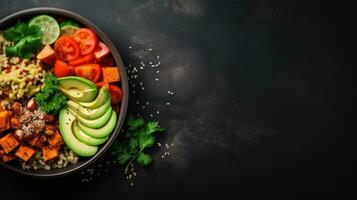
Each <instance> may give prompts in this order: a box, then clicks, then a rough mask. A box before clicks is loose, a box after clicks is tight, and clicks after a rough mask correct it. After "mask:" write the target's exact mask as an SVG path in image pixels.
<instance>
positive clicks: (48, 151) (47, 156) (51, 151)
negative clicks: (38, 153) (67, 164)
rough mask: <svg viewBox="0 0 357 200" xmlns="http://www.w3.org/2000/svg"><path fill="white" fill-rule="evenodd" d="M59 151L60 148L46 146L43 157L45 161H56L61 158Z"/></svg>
mask: <svg viewBox="0 0 357 200" xmlns="http://www.w3.org/2000/svg"><path fill="white" fill-rule="evenodd" d="M59 149H60V147H58V146H52V147H51V146H45V147H43V148H42V155H43V159H44V160H45V161H49V160H52V159H55V158H57V157H58V156H59Z"/></svg>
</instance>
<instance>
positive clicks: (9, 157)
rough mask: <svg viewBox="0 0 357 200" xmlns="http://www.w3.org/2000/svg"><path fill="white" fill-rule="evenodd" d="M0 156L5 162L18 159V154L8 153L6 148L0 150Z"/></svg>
mask: <svg viewBox="0 0 357 200" xmlns="http://www.w3.org/2000/svg"><path fill="white" fill-rule="evenodd" d="M0 158H1V160H2V161H3V162H9V161H12V160H14V159H16V156H14V155H12V154H6V153H5V151H4V150H0Z"/></svg>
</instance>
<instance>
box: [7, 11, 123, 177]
mask: <svg viewBox="0 0 357 200" xmlns="http://www.w3.org/2000/svg"><path fill="white" fill-rule="evenodd" d="M38 14H49V15H51V16H54V17H63V18H68V19H73V20H75V21H77V22H79V23H81V24H83V25H84V26H86V27H89V28H91V29H93V30H94V31H95V32H96V33H97V35H98V36H99V38H100V39H101V40H102V41H103V42H104V43H105V44H107V46H108V47H109V48H110V50H111V53H112V55H113V58H114V60H115V63H116V64H117V66H118V67H119V70H120V75H121V87H122V90H123V100H122V102H121V105H120V108H121V109H120V113H119V117H118V121H117V124H116V127H115V129H114V131H113V133H112V134H111V135H110V138H109V139H108V141H107V142H106V143H105V144H103V145H101V146H100V147H99V149H98V152H97V154H96V155H94V156H93V157H90V158H80V160H79V162H78V163H77V164H74V165H69V166H67V167H65V168H62V169H52V170H23V169H22V168H21V165H20V164H19V163H17V162H14V163H11V164H10V163H9V164H8V163H3V162H2V161H0V165H2V166H4V167H6V168H8V169H10V170H12V171H14V172H17V173H19V174H22V175H25V176H30V177H38V178H50V177H60V176H65V175H68V174H72V173H74V172H78V171H80V170H81V169H84V168H85V167H86V166H88V165H90V164H92V163H94V162H95V161H96V160H97V159H98V158H99V157H101V156H102V155H103V154H104V153H105V152H106V151H107V150H108V148H109V147H110V146H111V144H112V143H113V142H114V140H115V139H116V137H117V136H118V134H119V131H120V129H121V127H122V125H123V122H124V118H125V114H126V110H127V106H128V100H129V96H128V95H129V88H128V79H127V75H126V72H125V68H124V64H123V61H122V59H121V57H120V54H119V52H118V50H117V49H116V48H115V46H114V44H113V43H112V42H111V41H110V39H109V37H108V36H107V35H106V34H105V33H104V32H103V31H102V30H100V29H99V28H98V27H97V26H96V25H94V24H93V23H92V22H90V21H89V20H88V19H86V18H84V17H82V16H80V15H78V14H76V13H74V12H71V11H68V10H64V9H58V8H48V7H40V8H32V9H27V10H22V11H19V12H16V13H14V14H12V15H10V16H7V17H5V18H4V19H2V20H0V30H4V29H6V28H7V27H9V26H11V25H14V24H15V23H16V21H17V20H18V19H23V20H27V19H29V18H31V17H32V16H35V15H38Z"/></svg>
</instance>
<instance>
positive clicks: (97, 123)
mask: <svg viewBox="0 0 357 200" xmlns="http://www.w3.org/2000/svg"><path fill="white" fill-rule="evenodd" d="M68 110H69V112H71V113H72V114H73V115H74V116H75V117H76V118H77V120H78V121H79V122H80V123H81V124H83V125H84V126H86V127H89V128H100V127H102V126H104V125H105V124H106V123H107V122H108V120H109V119H110V116H111V115H112V111H113V109H112V107H109V109H108V110H107V111H106V112H105V113H104V115H103V116H101V117H99V118H98V119H93V120H90V119H86V118H84V117H82V116H80V115H79V114H77V113H76V112H75V111H74V110H72V109H70V108H68Z"/></svg>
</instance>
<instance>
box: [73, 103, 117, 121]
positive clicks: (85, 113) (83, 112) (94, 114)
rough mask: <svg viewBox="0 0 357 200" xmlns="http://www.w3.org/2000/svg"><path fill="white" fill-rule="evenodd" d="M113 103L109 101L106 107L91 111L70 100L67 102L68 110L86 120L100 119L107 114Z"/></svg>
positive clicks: (102, 106) (105, 104)
mask: <svg viewBox="0 0 357 200" xmlns="http://www.w3.org/2000/svg"><path fill="white" fill-rule="evenodd" d="M110 104H111V101H110V99H108V100H107V101H106V102H105V103H104V105H101V106H100V107H99V108H96V109H89V108H85V107H83V106H81V105H80V104H78V103H76V102H74V101H72V100H69V101H67V106H68V108H70V109H72V110H73V111H75V112H76V113H77V114H78V115H79V116H81V117H83V118H85V119H90V120H93V119H98V118H99V117H101V116H103V115H104V114H105V112H106V111H107V110H108V109H109V108H110V107H111V106H110Z"/></svg>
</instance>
